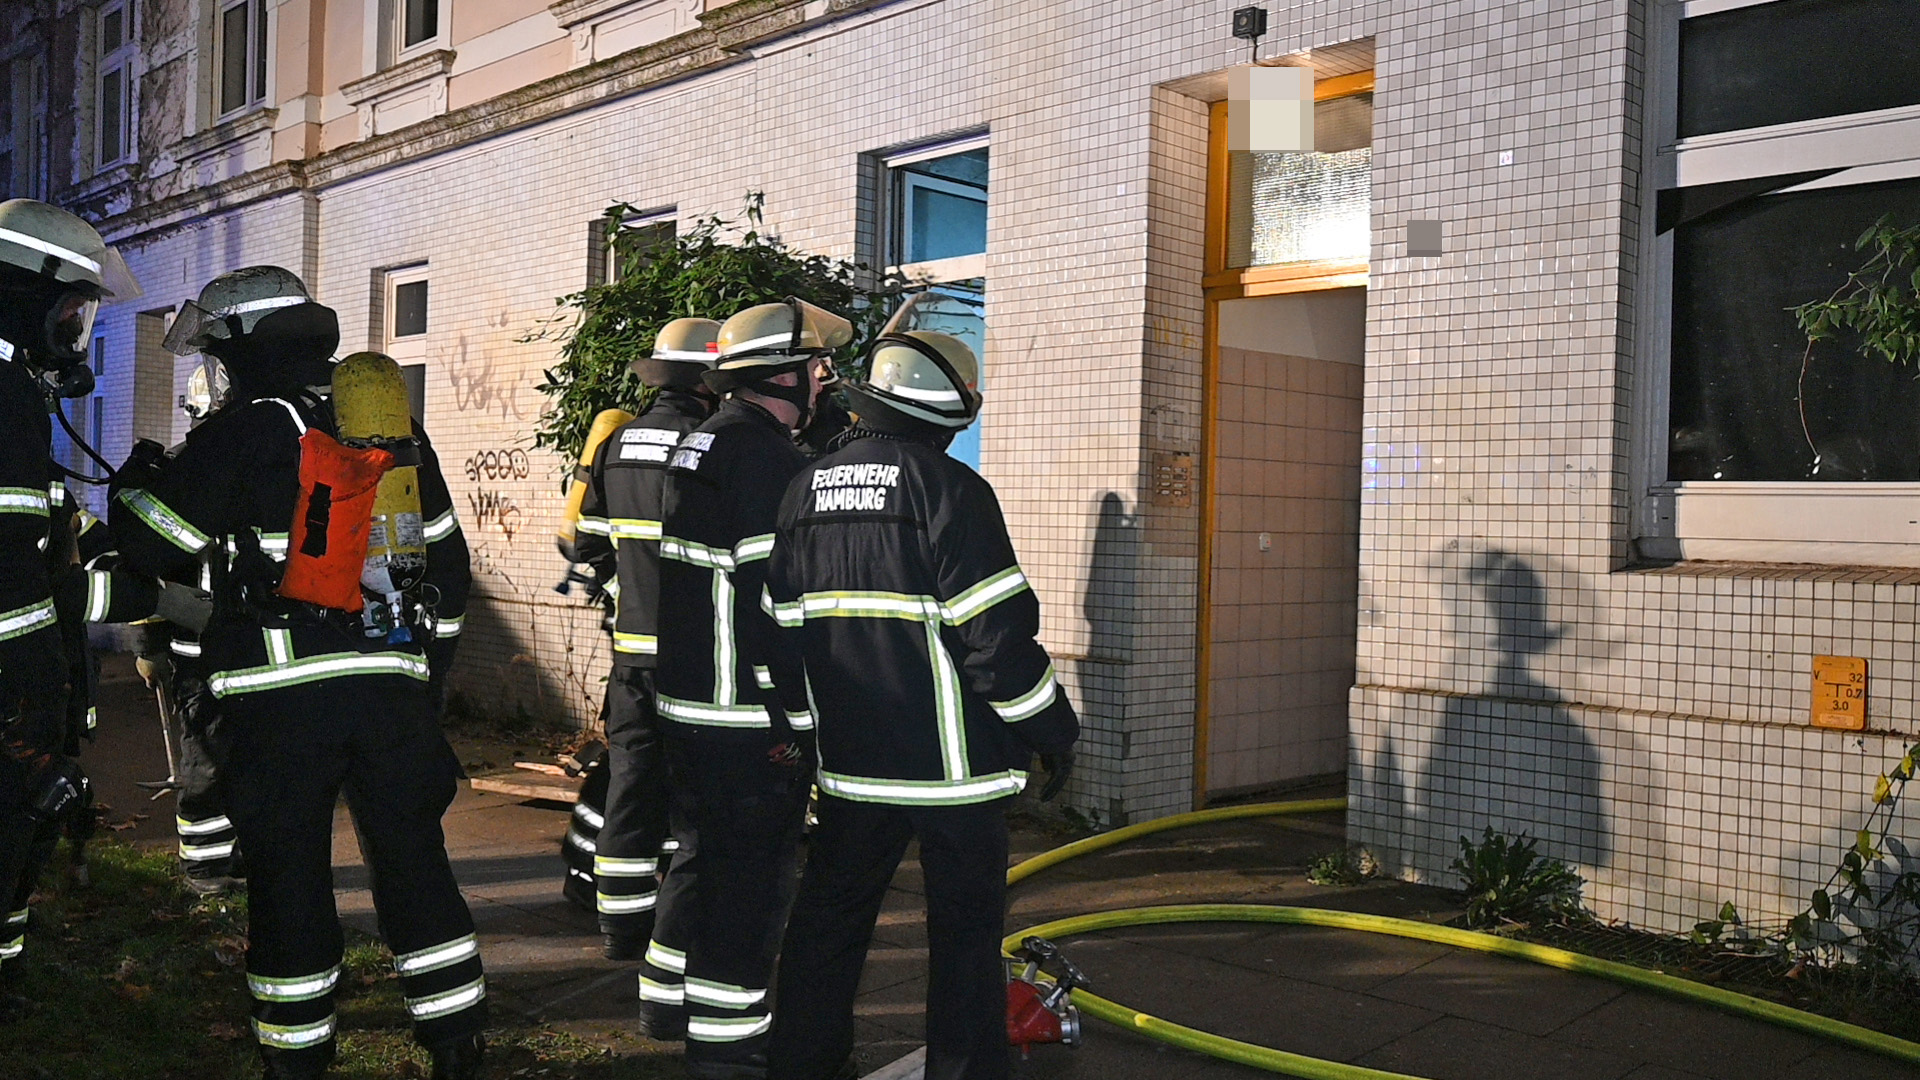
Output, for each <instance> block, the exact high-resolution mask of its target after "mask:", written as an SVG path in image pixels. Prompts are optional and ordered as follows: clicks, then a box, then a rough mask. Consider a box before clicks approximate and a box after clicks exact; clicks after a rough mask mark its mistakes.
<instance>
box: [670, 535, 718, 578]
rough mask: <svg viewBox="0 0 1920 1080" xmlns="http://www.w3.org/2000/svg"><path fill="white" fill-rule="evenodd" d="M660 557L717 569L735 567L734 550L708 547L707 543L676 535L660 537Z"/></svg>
mask: <svg viewBox="0 0 1920 1080" xmlns="http://www.w3.org/2000/svg"><path fill="white" fill-rule="evenodd" d="M660 557H661V558H663V559H672V560H674V561H675V562H683V563H692V564H693V565H695V566H705V567H710V568H713V569H716V570H731V569H733V552H731V551H727V550H725V549H723V548H712V547H708V546H707V545H705V544H696V543H694V542H693V541H691V540H682V539H680V538H679V537H676V536H662V537H661V538H660Z"/></svg>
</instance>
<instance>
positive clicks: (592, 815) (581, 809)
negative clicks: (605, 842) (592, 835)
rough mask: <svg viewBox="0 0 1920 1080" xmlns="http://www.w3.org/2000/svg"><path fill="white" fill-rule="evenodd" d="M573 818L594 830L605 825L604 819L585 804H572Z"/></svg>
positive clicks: (605, 820)
mask: <svg viewBox="0 0 1920 1080" xmlns="http://www.w3.org/2000/svg"><path fill="white" fill-rule="evenodd" d="M573 816H574V817H577V818H579V819H580V820H581V821H584V822H586V823H587V824H589V825H591V826H593V827H594V828H596V829H597V828H599V827H600V826H602V825H605V824H606V823H607V819H606V818H603V817H601V816H600V815H599V814H598V813H597V812H596V811H595V810H594V809H593V807H591V806H588V805H587V804H586V803H574V804H573Z"/></svg>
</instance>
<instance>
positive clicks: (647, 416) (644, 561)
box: [574, 390, 708, 668]
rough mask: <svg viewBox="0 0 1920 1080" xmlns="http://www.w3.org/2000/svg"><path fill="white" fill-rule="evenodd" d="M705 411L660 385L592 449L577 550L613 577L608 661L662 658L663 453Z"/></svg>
mask: <svg viewBox="0 0 1920 1080" xmlns="http://www.w3.org/2000/svg"><path fill="white" fill-rule="evenodd" d="M707 412H708V409H707V403H706V402H705V401H703V400H701V399H700V398H699V397H697V396H696V395H694V394H692V393H689V392H688V391H685V390H662V391H660V394H659V396H657V397H655V398H654V399H653V405H652V406H651V407H649V408H648V409H647V411H646V412H643V413H641V414H640V415H639V416H637V417H635V418H634V419H632V420H630V421H628V422H627V423H626V424H625V425H623V426H621V427H620V428H619V429H617V430H616V431H614V433H613V434H612V435H611V436H609V437H608V438H607V440H606V441H605V442H603V443H601V444H600V449H599V451H598V452H596V453H595V454H594V458H593V469H592V472H591V473H590V475H589V478H588V482H587V495H586V498H585V500H583V501H582V502H581V504H580V525H579V532H578V539H577V540H575V542H574V549H575V550H576V551H577V552H578V553H579V555H580V561H581V562H584V563H587V564H589V565H591V566H592V567H593V571H594V574H595V576H597V577H599V578H600V579H601V580H602V581H609V580H611V589H610V591H611V592H612V593H613V602H614V616H613V662H614V663H615V664H618V665H620V666H623V667H642V668H650V667H653V666H654V664H655V662H656V661H657V659H658V657H659V652H660V520H661V511H660V500H661V498H662V497H663V495H664V493H665V488H666V482H667V456H668V455H669V454H671V453H672V452H673V448H674V447H675V446H676V445H678V444H679V442H680V440H681V439H682V438H684V437H685V436H686V435H687V434H688V433H689V432H691V431H693V429H694V428H697V427H699V426H700V422H701V421H702V420H705V419H706V418H707Z"/></svg>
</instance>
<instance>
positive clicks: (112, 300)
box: [100, 247, 147, 304]
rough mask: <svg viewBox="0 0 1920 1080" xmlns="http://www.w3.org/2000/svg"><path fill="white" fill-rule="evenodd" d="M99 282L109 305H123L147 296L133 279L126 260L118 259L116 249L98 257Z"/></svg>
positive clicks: (111, 249) (134, 278) (118, 250)
mask: <svg viewBox="0 0 1920 1080" xmlns="http://www.w3.org/2000/svg"><path fill="white" fill-rule="evenodd" d="M100 280H101V282H102V285H101V287H102V288H104V289H105V290H106V292H107V297H108V299H107V303H109V304H123V303H125V302H127V301H128V300H138V299H140V298H141V297H142V296H145V295H146V294H147V292H146V290H145V289H142V288H141V287H140V280H139V279H138V278H136V277H134V276H133V271H132V270H131V269H129V268H128V267H127V260H125V259H123V258H121V257H120V249H119V248H116V247H109V248H107V251H106V254H104V255H102V256H101V257H100Z"/></svg>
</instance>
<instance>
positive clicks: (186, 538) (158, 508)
mask: <svg viewBox="0 0 1920 1080" xmlns="http://www.w3.org/2000/svg"><path fill="white" fill-rule="evenodd" d="M119 498H120V502H121V503H122V504H123V505H125V506H126V508H127V509H129V510H131V511H133V512H134V515H135V516H136V517H138V518H139V519H140V520H141V521H144V522H146V523H147V526H148V527H149V528H151V529H152V530H153V531H154V532H157V533H159V534H160V535H161V536H164V537H166V538H167V540H168V541H169V542H171V543H172V544H173V546H174V547H177V548H179V549H180V550H181V551H185V552H189V553H194V554H197V553H199V552H200V551H201V550H202V549H203V548H205V547H206V546H207V545H208V544H210V543H212V542H213V540H212V538H211V537H209V536H208V535H207V534H206V533H203V532H201V531H200V530H199V529H196V528H194V527H193V523H192V522H189V521H188V520H187V519H186V518H183V517H181V516H180V515H179V514H178V513H176V512H175V511H174V509H173V507H171V506H168V505H167V504H166V503H163V502H161V501H160V500H159V499H157V498H155V497H154V496H153V493H152V492H150V491H147V490H145V489H143V488H128V489H127V490H126V491H123V492H121V493H120V496H119Z"/></svg>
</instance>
